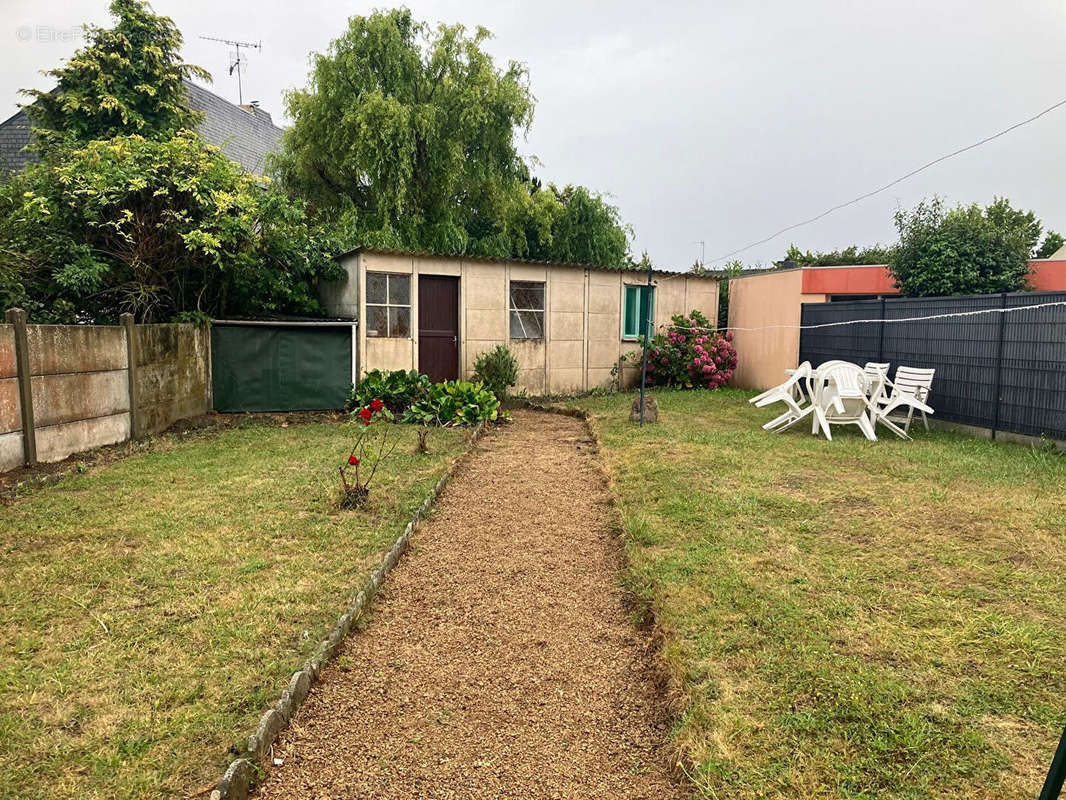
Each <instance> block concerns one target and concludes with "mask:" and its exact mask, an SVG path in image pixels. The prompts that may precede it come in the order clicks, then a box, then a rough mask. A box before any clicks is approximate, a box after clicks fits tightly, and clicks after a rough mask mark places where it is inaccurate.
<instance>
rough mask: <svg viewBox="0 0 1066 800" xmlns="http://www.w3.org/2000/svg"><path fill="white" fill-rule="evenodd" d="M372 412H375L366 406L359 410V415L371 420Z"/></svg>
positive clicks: (367, 420)
mask: <svg viewBox="0 0 1066 800" xmlns="http://www.w3.org/2000/svg"><path fill="white" fill-rule="evenodd" d="M372 413H374V412H372V411H371V410H370V409H369V408H364V409H363V410H362V411H360V412H359V416H360V417H362V418H363V420H364V421H366V422H370V415H371V414H372Z"/></svg>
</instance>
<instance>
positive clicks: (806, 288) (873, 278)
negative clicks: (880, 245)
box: [803, 259, 1066, 294]
mask: <svg viewBox="0 0 1066 800" xmlns="http://www.w3.org/2000/svg"><path fill="white" fill-rule="evenodd" d="M1029 268H1030V270H1031V272H1030V273H1029V282H1030V283H1031V284H1032V287H1033V289H1035V290H1036V291H1038V292H1062V291H1066V261H1048V260H1044V259H1041V260H1039V261H1030V262H1029ZM803 293H804V294H899V290H898V289H897V288H896V287H895V286H893V285H892V273H891V272H889V271H888V267H886V266H883V265H879V264H878V265H864V266H855V267H804V268H803Z"/></svg>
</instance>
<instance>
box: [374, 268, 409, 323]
mask: <svg viewBox="0 0 1066 800" xmlns="http://www.w3.org/2000/svg"><path fill="white" fill-rule="evenodd" d="M366 335H367V336H379V337H390V338H394V339H406V338H408V337H409V336H410V335H411V276H410V275H396V274H393V273H391V272H368V273H367V274H366Z"/></svg>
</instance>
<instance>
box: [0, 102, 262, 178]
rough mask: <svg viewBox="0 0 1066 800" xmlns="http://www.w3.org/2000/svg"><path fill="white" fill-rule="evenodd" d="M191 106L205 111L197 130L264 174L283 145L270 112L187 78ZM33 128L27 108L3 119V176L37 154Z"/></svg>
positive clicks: (0, 163) (0, 146) (0, 164)
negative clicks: (32, 147)
mask: <svg viewBox="0 0 1066 800" xmlns="http://www.w3.org/2000/svg"><path fill="white" fill-rule="evenodd" d="M185 94H186V97H187V98H188V102H189V107H190V108H192V109H193V110H194V111H199V112H202V113H203V115H204V119H203V121H202V122H201V123H200V125H199V126H198V127H197V132H198V133H199V134H200V136H202V137H203V139H204V141H205V142H207V143H208V144H213V145H215V146H216V147H218V148H219V149H220V150H222V152H223V153H224V154H225V155H226V156H227V157H228V158H230V159H232V160H233V161H236V162H237V163H239V164H240V165H241V166H243V167H244V168H245V169H246V170H248V171H249V172H252V173H255V174H256V175H261V174H263V169H264V167H265V163H266V157H267V154H268V153H273V152H275V151H277V150H278V148H279V147H280V141H281V133H282V131H281V128H279V127H278V126H277V125H275V124H274V121H273V120H272V119H271V118H270V114H269V113H267V112H266V111H263V110H262V109H260V108H253V107H252V106H238V105H235V104H234V103H231V102H230V101H229V100H226V99H225V98H223V97H219V96H218V95H217V94H215V93H214V92H212V91H210V90H208V89H205V88H204V87H203V86H199V85H197V84H195V83H193V82H192V81H185ZM31 136H32V132H31V131H30V120H29V118H28V117H27V116H26V112H25V111H23V110H20V111H18V112H17V113H16V114H14V115H13V116H11V117H9V118H8V119H7V120H5V121H4V122H0V177H2V176H3V174H4V173H6V172H12V173H14V172H20V171H21V170H22V169H23V168H24V167H25V166H26V165H27V164H29V163H31V162H33V161H36V160H37V157H36V156H35V155H34V154H33V153H30V152H27V151H26V150H25V148H26V146H27V145H28V144H29V143H30V139H31Z"/></svg>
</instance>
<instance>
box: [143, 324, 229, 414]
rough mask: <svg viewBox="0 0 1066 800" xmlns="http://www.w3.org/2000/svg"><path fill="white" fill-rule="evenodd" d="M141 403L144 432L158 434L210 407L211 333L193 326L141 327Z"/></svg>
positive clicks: (204, 411) (202, 412)
mask: <svg viewBox="0 0 1066 800" xmlns="http://www.w3.org/2000/svg"><path fill="white" fill-rule="evenodd" d="M136 331H137V334H136V335H137V364H138V367H137V400H138V404H139V407H140V424H141V426H142V432H144V433H156V432H158V431H161V430H165V429H166V428H168V427H170V426H171V425H172V424H173V423H174V422H175V421H177V420H179V419H184V418H186V417H193V416H198V415H200V414H204V413H206V412H207V410H208V409H209V408H210V402H211V396H210V388H209V386H208V375H207V362H208V350H209V344H208V339H209V334H208V333H207V331H206V330H204V329H202V328H197V327H195V326H193V325H140V326H138V327H137V329H136Z"/></svg>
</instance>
